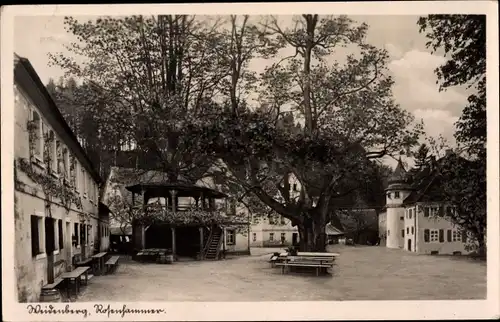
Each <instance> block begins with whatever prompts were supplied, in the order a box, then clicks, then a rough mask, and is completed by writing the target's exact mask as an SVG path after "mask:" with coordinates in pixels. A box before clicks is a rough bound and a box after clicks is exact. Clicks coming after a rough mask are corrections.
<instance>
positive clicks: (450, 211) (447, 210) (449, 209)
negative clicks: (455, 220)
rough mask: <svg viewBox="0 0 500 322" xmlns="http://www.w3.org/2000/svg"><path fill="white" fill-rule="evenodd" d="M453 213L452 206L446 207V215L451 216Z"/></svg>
mask: <svg viewBox="0 0 500 322" xmlns="http://www.w3.org/2000/svg"><path fill="white" fill-rule="evenodd" d="M454 214H455V208H454V207H446V215H447V216H449V217H451V216H453V215H454Z"/></svg>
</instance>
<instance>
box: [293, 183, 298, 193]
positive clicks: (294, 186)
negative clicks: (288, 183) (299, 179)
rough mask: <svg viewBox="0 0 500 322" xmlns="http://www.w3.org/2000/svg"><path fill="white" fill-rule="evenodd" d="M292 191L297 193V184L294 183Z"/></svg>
mask: <svg viewBox="0 0 500 322" xmlns="http://www.w3.org/2000/svg"><path fill="white" fill-rule="evenodd" d="M293 191H297V184H296V183H294V184H293Z"/></svg>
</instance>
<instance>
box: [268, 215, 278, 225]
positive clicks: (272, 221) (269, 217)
mask: <svg viewBox="0 0 500 322" xmlns="http://www.w3.org/2000/svg"><path fill="white" fill-rule="evenodd" d="M268 220H269V224H270V225H275V224H276V220H275V218H274V215H269V216H268Z"/></svg>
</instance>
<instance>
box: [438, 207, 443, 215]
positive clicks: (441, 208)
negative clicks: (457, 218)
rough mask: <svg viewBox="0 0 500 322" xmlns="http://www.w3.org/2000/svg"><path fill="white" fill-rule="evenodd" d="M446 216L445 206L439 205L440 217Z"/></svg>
mask: <svg viewBox="0 0 500 322" xmlns="http://www.w3.org/2000/svg"><path fill="white" fill-rule="evenodd" d="M443 216H444V206H441V207H439V217H443Z"/></svg>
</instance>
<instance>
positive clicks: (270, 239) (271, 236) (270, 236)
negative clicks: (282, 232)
mask: <svg viewBox="0 0 500 322" xmlns="http://www.w3.org/2000/svg"><path fill="white" fill-rule="evenodd" d="M269 241H274V233H269Z"/></svg>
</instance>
